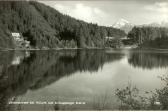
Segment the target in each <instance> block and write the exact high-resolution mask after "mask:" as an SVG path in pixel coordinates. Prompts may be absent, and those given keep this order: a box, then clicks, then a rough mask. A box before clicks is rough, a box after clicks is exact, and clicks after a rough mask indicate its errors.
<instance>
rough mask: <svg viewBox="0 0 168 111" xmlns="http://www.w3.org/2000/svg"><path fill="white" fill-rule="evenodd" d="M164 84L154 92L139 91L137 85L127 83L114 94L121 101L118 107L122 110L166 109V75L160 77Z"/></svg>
mask: <svg viewBox="0 0 168 111" xmlns="http://www.w3.org/2000/svg"><path fill="white" fill-rule="evenodd" d="M161 80H162V81H163V82H164V83H165V86H164V87H163V88H161V89H156V91H155V92H152V91H150V92H144V94H142V92H140V90H139V89H138V88H137V87H133V86H132V85H131V84H129V85H128V86H127V87H126V88H124V89H117V90H116V96H117V97H118V99H119V100H120V102H121V105H120V106H119V109H124V110H126V109H127V110H130V109H131V110H132V109H133V110H139V109H142V110H147V109H149V110H156V109H157V110H158V109H162V110H167V109H168V77H161Z"/></svg>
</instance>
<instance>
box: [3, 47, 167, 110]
mask: <svg viewBox="0 0 168 111" xmlns="http://www.w3.org/2000/svg"><path fill="white" fill-rule="evenodd" d="M167 56H168V54H167V53H151V52H149V53H148V52H143V51H135V52H133V51H126V52H122V51H116V52H115V51H112V52H108V53H107V51H105V50H60V51H30V52H28V51H4V52H0V110H3V111H4V110H5V109H6V110H10V108H11V107H10V105H8V101H11V100H12V101H15V100H16V99H17V97H18V96H21V95H24V94H25V93H27V92H28V91H36V90H38V89H43V88H44V87H46V86H50V85H51V86H52V85H53V84H54V85H55V84H57V82H58V80H60V79H62V78H66V77H69V78H70V77H72V76H74V75H75V73H76V72H79V74H81V75H77V77H76V76H75V79H79V80H78V81H75V82H74V84H78V85H79V87H76V86H74V87H72V89H73V90H74V88H75V89H77V88H80V87H81V86H82V84H83V85H84V86H85V88H87V87H89V86H88V85H87V84H89V85H93V87H95V88H96V87H98V85H97V84H99V85H102V86H101V87H105V86H106V87H108V88H109V89H110V90H111V86H112V85H114V84H117V83H118V84H119V85H121V84H120V82H121V83H122V82H123V78H124V77H126V76H127V74H128V73H134V72H135V71H139V69H137V70H135V71H134V70H133V69H131V68H130V65H132V66H134V67H140V68H145V69H150V70H152V69H153V68H156V69H157V68H160V67H167V65H168V58H167ZM125 59H126V60H125ZM123 60H124V64H122V62H121V61H123ZM125 62H126V63H125ZM105 64H108V67H107V69H103V66H104V65H105ZM122 65H123V66H122ZM122 68H125V69H126V70H124V69H123V70H121V69H122ZM100 70H102V72H101V71H100ZM132 70H133V71H134V72H133V71H132ZM108 71H109V72H108ZM159 71H160V70H159ZM159 71H158V72H159ZM88 72H89V74H92V73H93V74H97V76H94V77H92V80H91V81H95V82H96V84H92V82H90V79H88V75H87V74H88ZM100 73H101V74H102V75H98V74H100ZM106 73H108V74H110V75H108V74H106ZM113 73H116V75H113ZM121 73H122V74H121ZM136 73H137V75H135V74H134V76H135V77H136V78H137V76H138V72H136ZM139 73H144V72H142V70H140V71H139ZM145 73H146V72H145ZM82 74H83V75H82ZM79 76H80V77H79ZM111 76H114V79H113V77H111ZM141 76H142V75H141ZM103 77H104V78H103ZM99 78H102V79H105V80H106V81H104V83H101V82H100V81H98V80H96V79H99ZM75 79H74V80H75ZM139 79H140V78H139ZM142 79H144V78H143V77H142ZM68 80H69V79H67V80H66V81H68ZM74 80H73V79H72V81H74ZM80 80H86V81H85V82H86V83H87V84H86V83H82V82H81V83H80ZM66 81H64V82H65V84H66V86H65V85H64V84H63V83H62V84H61V85H60V87H57V88H58V89H67V90H68V85H67V83H68V84H69V83H72V81H70V82H69V81H68V82H67V83H66ZM135 81H136V79H135ZM98 82H99V83H98ZM112 82H113V84H112ZM119 85H116V88H118V87H119ZM62 86H64V87H62ZM54 87H56V86H54ZM93 87H90V88H92V89H93ZM52 88H53V86H52ZM52 88H50V90H53V89H52ZM81 88H82V87H81ZM102 89H103V88H102ZM69 90H70V88H69ZM61 91H64V90H60V92H61ZM80 91H83V92H84V91H89V88H88V90H87V89H82V90H81V89H80ZM95 91H96V92H99V91H100V89H97V90H96V89H95ZM53 92H54V91H53ZM100 92H101V91H100ZM57 93H59V92H57ZM61 93H63V92H61ZM111 93H112V92H111V91H109V92H108V94H107V93H105V94H104V95H98V96H96V95H95V96H94V97H93V98H92V99H93V102H92V108H93V109H98V110H101V109H104V108H105V109H107V108H109V109H110V108H111V107H112V105H111V101H112V100H114V99H112V98H110V97H108V95H110V94H111ZM38 94H40V93H38ZM69 95H70V94H69ZM81 95H82V94H81ZM55 96H57V95H56V94H55ZM70 96H71V95H70ZM90 99H91V98H90ZM106 99H108V100H107V101H106ZM54 108H55V109H59V108H60V106H58V105H56V106H54ZM115 108H116V107H115ZM11 110H12V109H11Z"/></svg>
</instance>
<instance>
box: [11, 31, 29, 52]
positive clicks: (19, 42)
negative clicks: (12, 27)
mask: <svg viewBox="0 0 168 111" xmlns="http://www.w3.org/2000/svg"><path fill="white" fill-rule="evenodd" d="M11 34H12V37H13V40H14V43H15V46H16V48H21V49H22V48H30V41H27V40H25V39H24V38H23V36H22V35H21V34H20V33H18V32H13V33H11Z"/></svg>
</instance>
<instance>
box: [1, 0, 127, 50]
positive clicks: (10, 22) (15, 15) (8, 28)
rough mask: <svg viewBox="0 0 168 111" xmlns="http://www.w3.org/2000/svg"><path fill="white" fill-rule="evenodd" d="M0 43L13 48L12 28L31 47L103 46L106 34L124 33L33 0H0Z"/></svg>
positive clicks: (122, 34) (121, 34) (117, 34)
mask: <svg viewBox="0 0 168 111" xmlns="http://www.w3.org/2000/svg"><path fill="white" fill-rule="evenodd" d="M0 28H1V30H0V40H1V41H0V42H1V43H0V47H1V48H13V47H15V44H13V39H12V36H11V33H12V32H18V33H21V34H22V36H23V37H24V39H25V40H28V41H30V45H31V46H32V47H34V48H43V47H47V48H58V47H60V48H66V47H68V48H75V47H78V48H90V47H104V43H105V42H104V41H105V37H106V36H114V37H118V36H125V33H124V32H123V31H121V30H119V29H115V28H110V27H104V26H98V25H97V24H91V23H86V22H84V21H81V20H77V19H75V18H72V17H70V16H67V15H63V14H61V13H60V12H58V11H57V10H55V9H53V8H51V7H49V6H46V5H44V4H41V3H38V2H34V1H29V2H28V1H0Z"/></svg>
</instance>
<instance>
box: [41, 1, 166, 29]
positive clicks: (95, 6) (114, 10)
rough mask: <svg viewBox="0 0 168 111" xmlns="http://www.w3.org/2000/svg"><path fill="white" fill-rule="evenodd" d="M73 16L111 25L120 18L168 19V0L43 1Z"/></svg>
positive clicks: (136, 20)
mask: <svg viewBox="0 0 168 111" xmlns="http://www.w3.org/2000/svg"><path fill="white" fill-rule="evenodd" d="M41 2H42V3H44V4H46V5H49V6H51V7H53V8H55V9H57V10H58V11H60V12H62V13H64V14H67V15H70V16H72V17H75V18H78V19H81V20H84V21H86V22H93V23H97V24H99V25H106V26H111V25H113V24H114V23H115V22H116V21H118V20H119V19H121V18H122V19H126V20H128V21H129V22H131V23H132V24H136V25H140V24H148V23H153V22H161V21H168V0H108V1H104V0H99V1H95V0H94V1H93V0H92V1H89V0H87V1H65V0H64V1H41Z"/></svg>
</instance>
